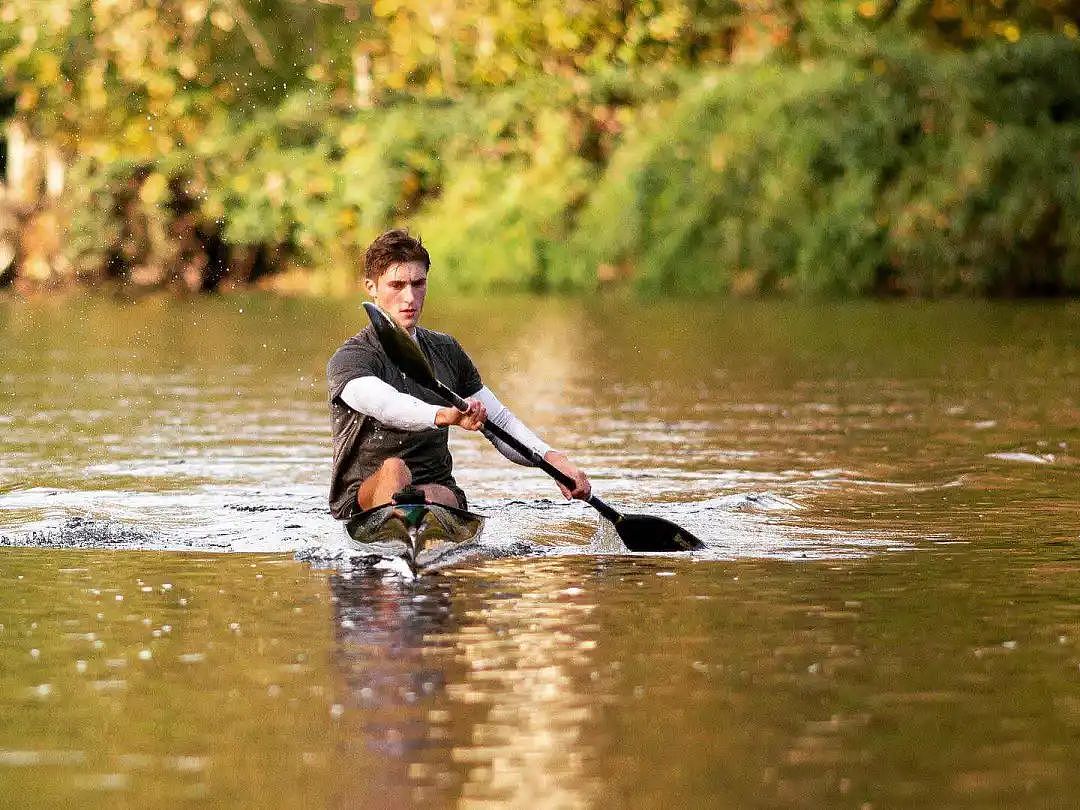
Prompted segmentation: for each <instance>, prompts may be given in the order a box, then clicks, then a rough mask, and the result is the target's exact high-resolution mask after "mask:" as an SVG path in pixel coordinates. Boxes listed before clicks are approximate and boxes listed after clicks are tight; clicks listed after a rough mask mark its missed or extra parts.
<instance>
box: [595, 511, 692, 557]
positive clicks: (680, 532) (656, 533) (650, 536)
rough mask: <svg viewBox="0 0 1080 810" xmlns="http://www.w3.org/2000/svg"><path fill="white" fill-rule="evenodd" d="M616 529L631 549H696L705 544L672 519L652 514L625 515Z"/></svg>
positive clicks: (624, 543)
mask: <svg viewBox="0 0 1080 810" xmlns="http://www.w3.org/2000/svg"><path fill="white" fill-rule="evenodd" d="M615 531H616V532H618V533H619V539H620V540H622V541H623V545H624V546H626V547H627V548H628V549H630V550H631V551H696V550H698V549H702V548H705V544H704V543H702V542H701V541H700V540H698V539H697V538H696V537H694V535H692V534H691V533H690V532H688V531H687V530H686V529H684V528H682V527H681V526H676V525H675V524H674V523H672V522H671V521H670V520H664V519H663V518H658V517H652V516H651V515H623V516H622V519H621V520H618V521H616V522H615Z"/></svg>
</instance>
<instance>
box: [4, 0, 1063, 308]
mask: <svg viewBox="0 0 1080 810" xmlns="http://www.w3.org/2000/svg"><path fill="white" fill-rule="evenodd" d="M45 6H47V10H46V11H45V12H43V9H44V8H45ZM432 8H435V6H433V5H432V4H431V3H430V2H424V0H393V2H390V0H376V2H373V3H368V2H360V0H355V2H354V1H353V0H340V2H338V3H336V4H333V5H331V4H321V3H301V2H297V1H296V0H268V1H267V2H261V3H256V2H254V1H253V0H247V1H246V2H239V1H237V2H229V3H224V2H214V1H213V0H114V2H108V3H106V2H98V0H90V2H83V1H82V0H50V2H49V3H47V4H45V5H44V6H43V5H41V4H39V3H34V2H23V3H14V4H12V5H8V6H5V8H4V9H3V11H2V12H0V65H2V66H3V77H4V78H3V84H2V85H0V126H2V127H3V132H4V137H3V139H2V144H0V145H2V147H3V148H2V150H0V157H2V159H3V166H4V174H3V177H4V179H5V182H3V183H2V184H0V288H8V289H10V290H15V291H16V292H20V293H24V294H32V293H34V292H35V291H44V292H45V293H47V294H48V293H49V292H50V291H55V290H58V289H63V288H73V287H81V286H87V287H110V288H112V287H120V288H122V289H123V290H125V291H127V292H131V293H137V292H139V291H142V290H162V289H175V290H178V291H197V292H212V291H218V290H225V289H229V288H243V287H263V288H270V289H274V290H278V291H281V292H293V293H309V294H327V293H334V292H344V291H346V290H349V289H352V286H353V284H354V279H355V277H356V275H357V272H356V268H357V267H358V264H359V260H360V256H361V253H362V251H363V248H364V246H365V245H366V244H367V243H368V242H369V241H370V240H371V238H373V237H374V236H375V235H377V234H378V233H379V232H381V231H383V230H385V229H387V228H389V227H395V226H407V227H409V228H410V230H411V231H412V232H413V233H417V234H419V235H420V236H421V237H422V238H423V240H424V241H425V243H426V244H428V245H429V246H431V249H432V250H433V254H434V257H435V260H436V263H437V266H438V269H439V272H440V274H445V279H446V281H445V282H441V283H446V284H447V285H448V286H453V287H456V288H459V289H464V290H496V289H498V290H522V291H580V290H590V289H595V288H597V287H599V286H617V287H629V288H633V289H636V290H638V291H640V292H642V293H645V294H716V295H725V294H736V295H754V294H814V295H838V296H863V295H877V296H924V297H936V296H948V295H967V296H1075V295H1077V294H1080V40H1078V27H1077V23H1078V17H1080V3H1075V2H1067V1H1066V0H1031V2H1010V3H1000V4H989V3H982V2H975V1H974V0H972V1H971V2H960V1H959V0H958V1H957V2H953V3H948V4H944V3H938V2H932V1H931V0H925V1H923V0H913V1H907V0H898V1H897V2H877V3H876V2H844V0H829V1H828V2H802V3H795V2H780V1H779V0H777V1H776V2H768V1H766V2H756V3H742V2H735V0H731V2H712V3H699V2H692V0H621V1H620V2H616V0H595V1H594V2H590V3H587V4H579V5H575V4H574V3H573V2H570V3H567V2H553V1H552V0H538V2H533V3H520V4H515V3H509V4H499V3H494V2H489V1H488V0H460V1H459V2H456V3H445V4H442V5H441V6H438V9H441V10H437V11H432V10H431V9H432Z"/></svg>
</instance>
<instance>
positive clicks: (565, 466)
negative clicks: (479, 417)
mask: <svg viewBox="0 0 1080 810" xmlns="http://www.w3.org/2000/svg"><path fill="white" fill-rule="evenodd" d="M472 398H473V399H476V400H478V401H479V402H480V403H481V404H482V405H483V406H484V408H486V409H487V418H488V421H489V422H491V423H493V424H494V425H497V426H498V427H500V428H502V429H503V430H505V431H506V432H507V433H509V434H510V435H511V436H513V437H514V438H515V439H517V440H518V441H519V442H521V443H522V444H524V445H525V446H526V447H528V448H530V449H532V450H535V451H536V453H537V454H538V455H540V456H542V457H543V459H544V460H545V461H547V462H548V463H549V464H551V465H552V466H554V467H557V468H558V469H560V470H562V471H563V472H564V473H566V474H567V475H568V476H570V477H571V478H573V479H574V483H575V484H576V486H575V487H574V488H573V489H572V490H571V489H567V488H566V487H564V486H563V485H562V484H559V489H560V490H562V494H563V496H564V497H566V498H580V499H582V500H584V499H585V498H588V497H589V495H590V494H591V493H592V485H591V484H590V483H589V478H588V476H587V475H585V473H584V472H583V471H582V470H580V469H578V467H577V466H576V465H575V464H574V463H573V462H571V461H570V459H569V458H567V456H566V454H564V453H560V452H559V451H558V450H553V449H552V448H551V445H549V444H548V443H547V442H545V441H544V440H543V439H541V438H540V437H539V436H537V435H536V434H535V433H533V432H532V431H531V430H529V428H528V427H526V426H525V424H524V423H523V422H522V421H521V420H520V419H518V418H517V417H516V416H514V414H513V413H512V412H511V410H510V409H509V408H507V407H506V406H505V405H503V404H502V403H501V402H500V401H499V399H498V398H497V397H496V396H495V394H493V393H492V391H491V389H489V388H488V387H487V386H484V387H483V388H481V389H480V390H479V391H477V392H476V393H475V394H474V395H473V396H472ZM484 435H485V436H486V437H487V439H488V441H490V442H491V443H492V444H493V445H495V449H496V450H498V451H499V452H500V453H502V454H503V455H504V456H506V458H508V459H510V461H512V462H514V463H515V464H521V465H522V466H525V467H532V466H535V465H533V463H532V462H531V461H530V460H529V459H528V458H526V457H525V456H522V455H521V454H520V453H518V452H517V451H516V450H514V449H513V448H512V447H510V446H509V445H507V444H506V443H504V442H502V441H500V440H499V439H496V438H495V437H494V436H492V435H491V434H489V433H484Z"/></svg>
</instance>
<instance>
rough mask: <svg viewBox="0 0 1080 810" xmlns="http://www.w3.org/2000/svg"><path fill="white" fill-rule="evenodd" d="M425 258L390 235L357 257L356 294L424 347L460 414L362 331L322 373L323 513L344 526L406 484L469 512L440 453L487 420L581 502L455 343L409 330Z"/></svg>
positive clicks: (423, 290)
mask: <svg viewBox="0 0 1080 810" xmlns="http://www.w3.org/2000/svg"><path fill="white" fill-rule="evenodd" d="M430 266H431V260H430V258H429V256H428V252H427V250H426V249H425V248H424V246H423V245H421V244H420V241H419V240H418V239H413V238H412V237H411V236H409V234H408V233H407V232H406V231H401V230H399V231H389V232H388V233H384V234H383V235H382V236H380V237H379V238H378V239H376V240H375V241H374V242H372V243H371V246H370V247H368V249H367V251H366V252H365V253H364V289H365V290H366V291H367V293H368V295H370V296H371V298H372V299H373V300H374V301H375V303H376V304H378V305H379V307H380V308H381V309H382V310H383V311H384V312H386V313H387V314H388V315H389V316H390V317H391V318H393V319H394V320H395V321H396V322H397V323H398V325H400V326H401V327H402V328H404V329H405V330H406V331H407V332H408V333H409V334H410V335H411V336H412V338H413V339H414V340H415V341H416V342H417V344H418V345H419V346H420V348H421V350H423V352H424V354H425V355H426V356H427V358H428V360H429V361H431V365H432V367H433V368H434V369H435V375H436V377H438V378H439V379H440V380H442V381H443V382H444V383H445V384H446V385H447V386H449V387H450V388H452V389H453V390H454V391H455V392H456V393H457V394H458V396H461V397H463V398H465V399H466V400H467V401H468V403H469V409H468V411H466V412H465V413H462V412H461V411H459V410H457V409H456V408H452V407H446V406H445V403H443V402H440V400H439V398H438V397H437V396H436V395H435V394H432V393H431V392H430V391H428V390H427V389H425V388H422V387H421V386H419V385H417V384H416V383H414V382H413V381H412V380H410V379H408V378H407V377H406V376H405V375H404V374H403V373H402V372H401V370H400V369H398V368H397V367H396V366H395V365H394V364H393V362H392V361H391V360H390V358H389V357H387V355H386V353H385V352H384V351H383V349H382V346H381V345H380V344H379V340H378V338H377V337H376V336H375V331H374V329H372V327H371V326H370V325H369V326H367V327H366V328H365V329H364V330H363V331H361V332H360V333H359V334H357V335H354V336H353V337H351V338H349V339H348V340H347V341H345V343H344V345H342V346H341V348H339V349H338V350H337V351H336V352H334V356H333V357H331V358H330V362H329V364H328V365H327V367H326V381H327V386H328V388H329V399H330V417H331V423H332V429H333V436H334V461H333V470H332V478H331V483H330V511H331V512H332V513H333V515H334V517H336V518H338V519H340V520H345V519H347V518H349V517H351V516H352V515H354V514H355V513H356V512H358V511H361V510H364V509H370V508H371V507H373V506H378V505H381V504H384V503H389V502H390V501H391V500H392V499H393V497H394V494H395V493H397V492H398V491H399V490H401V489H402V488H404V487H406V486H409V485H410V484H411V485H412V486H414V487H416V488H417V489H420V490H421V491H422V492H423V493H424V496H425V497H426V499H427V500H428V502H430V503H440V504H445V505H447V506H456V507H459V508H462V509H464V508H465V507H466V505H467V501H466V498H465V493H464V492H463V491H462V490H461V488H460V487H459V486H458V485H457V482H456V481H454V476H453V459H452V458H451V456H450V451H449V449H448V447H447V435H448V433H449V428H450V427H451V426H456V427H459V428H462V429H463V430H480V429H481V428H483V426H484V423H485V421H491V422H493V423H495V424H497V425H499V426H500V427H502V428H503V429H504V430H506V431H508V432H509V433H510V434H511V435H513V436H514V437H515V438H517V439H519V440H520V441H522V442H524V443H525V444H526V445H527V446H528V447H531V448H533V449H534V450H536V451H537V452H538V453H539V454H540V455H541V456H543V457H544V458H545V459H546V460H547V461H548V462H550V463H551V464H552V465H554V466H555V467H557V468H559V469H560V470H562V471H563V472H565V473H566V474H567V475H569V476H570V477H571V478H573V479H574V481H575V482H576V484H575V486H574V488H573V489H572V490H568V489H567V488H565V487H563V486H562V485H561V484H560V485H559V488H560V489H561V490H562V492H563V495H564V496H565V497H567V498H582V499H584V498H588V497H589V494H590V492H591V486H590V484H589V479H588V477H587V476H586V475H585V473H584V472H582V471H581V470H579V469H578V468H577V467H576V466H575V465H574V464H573V463H572V462H571V461H570V460H569V459H568V458H567V457H566V456H565V455H564V454H563V453H560V452H558V451H557V450H552V449H551V448H550V447H549V446H548V445H547V444H545V443H544V442H543V441H542V440H541V439H540V438H539V437H538V436H536V434H534V433H533V432H532V431H530V430H529V429H528V428H527V427H525V425H523V424H522V423H521V422H520V421H519V420H518V419H517V417H515V416H514V415H513V414H512V413H511V412H510V411H509V409H508V408H506V406H504V405H503V404H502V403H501V402H499V400H498V399H497V398H496V397H495V395H494V394H493V393H492V392H491V391H490V390H489V389H488V388H487V387H485V386H484V384H483V382H481V380H480V374H479V372H477V370H476V366H474V365H473V362H472V360H470V359H469V356H468V355H467V354H465V351H464V349H462V348H461V346H460V345H459V344H458V342H457V341H456V340H454V338H452V337H450V336H449V335H444V334H441V333H439V332H434V331H431V330H430V329H423V328H421V327H419V326H418V325H417V323H418V322H419V320H420V314H421V312H422V311H423V309H424V298H425V296H426V294H427V278H428V270H429V269H430ZM492 443H493V444H494V445H495V446H496V448H498V450H499V452H501V453H502V454H503V455H504V456H506V457H507V458H508V459H510V460H511V461H513V462H515V463H517V464H523V465H525V466H532V465H531V463H530V462H529V461H528V460H527V459H525V458H523V457H522V456H520V455H518V454H517V453H515V452H514V451H513V450H511V449H510V448H509V447H507V446H506V445H504V444H503V443H502V442H499V441H496V440H494V439H492Z"/></svg>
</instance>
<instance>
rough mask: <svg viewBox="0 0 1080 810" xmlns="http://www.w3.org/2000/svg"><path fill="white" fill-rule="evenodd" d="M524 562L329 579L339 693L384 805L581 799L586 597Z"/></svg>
mask: <svg viewBox="0 0 1080 810" xmlns="http://www.w3.org/2000/svg"><path fill="white" fill-rule="evenodd" d="M528 565H529V567H528V568H527V569H522V563H521V561H516V562H514V563H489V564H486V565H484V566H482V567H480V568H478V569H475V570H472V571H469V572H456V573H455V574H453V575H451V576H447V577H426V578H423V579H421V580H419V581H417V582H414V583H401V582H400V581H397V580H379V579H377V578H374V577H371V576H368V575H362V576H361V575H358V576H357V577H355V578H344V577H334V578H332V580H331V581H332V587H333V591H334V597H335V599H336V600H337V605H338V607H337V624H338V639H339V641H338V644H337V654H338V656H339V661H338V669H339V671H340V672H341V673H342V675H343V677H344V681H345V688H346V690H347V695H346V698H345V699H346V700H347V701H348V702H349V704H350V705H351V706H352V707H355V708H357V709H359V710H360V711H359V712H358V715H357V718H356V719H357V722H358V723H359V725H360V728H359V729H357V730H356V731H357V734H358V735H359V736H361V737H362V738H363V740H364V742H365V746H366V748H367V749H368V751H374V752H376V753H378V754H380V755H381V756H382V757H383V759H384V763H383V765H381V766H380V767H379V768H378V769H377V771H378V772H379V782H380V784H381V785H382V790H383V791H384V792H383V794H382V798H383V799H384V800H385V801H387V802H390V803H398V802H404V801H407V800H408V801H414V802H415V801H432V800H435V801H436V803H437V804H442V803H444V802H448V803H456V804H457V805H459V806H462V807H481V806H483V807H504V806H505V807H521V806H528V805H530V804H533V803H536V802H542V803H543V805H544V806H545V807H586V806H589V805H590V804H591V803H592V798H593V797H594V796H595V794H596V793H597V790H598V784H597V783H596V781H595V779H593V778H591V777H590V776H589V774H588V770H589V769H588V767H587V765H588V762H589V760H590V758H591V756H592V749H591V747H590V745H589V743H588V740H587V735H586V734H585V733H584V729H585V727H586V726H587V724H589V723H590V722H591V721H592V720H593V713H594V711H595V707H596V705H597V703H596V700H597V696H596V694H595V693H594V692H591V691H590V690H589V689H588V688H586V687H587V686H588V685H590V683H591V682H590V679H589V674H588V668H589V666H590V663H591V661H590V655H589V653H590V651H591V650H593V649H594V648H595V646H596V640H595V638H594V634H595V630H596V628H595V626H594V625H592V624H590V623H589V617H590V614H591V613H592V611H593V609H594V605H593V604H592V603H591V601H590V598H589V594H588V592H587V591H585V590H582V589H581V588H577V587H568V586H567V574H566V572H565V571H560V570H559V566H557V565H552V564H548V563H544V564H541V563H539V562H538V561H535V560H534V561H530V562H529V564H528ZM489 582H490V584H489ZM496 582H497V588H496V586H495V584H494V583H496ZM455 588H459V589H460V590H461V592H462V594H464V595H463V596H459V595H458V594H457V593H456V592H455Z"/></svg>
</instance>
